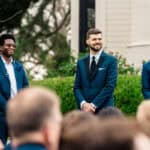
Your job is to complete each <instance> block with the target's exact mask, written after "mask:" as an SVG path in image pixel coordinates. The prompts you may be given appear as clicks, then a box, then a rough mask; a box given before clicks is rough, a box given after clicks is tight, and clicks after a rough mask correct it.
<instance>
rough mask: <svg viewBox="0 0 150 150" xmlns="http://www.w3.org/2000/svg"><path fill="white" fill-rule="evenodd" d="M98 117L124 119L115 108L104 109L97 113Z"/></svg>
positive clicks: (121, 113) (120, 112)
mask: <svg viewBox="0 0 150 150" xmlns="http://www.w3.org/2000/svg"><path fill="white" fill-rule="evenodd" d="M98 117H100V118H101V119H102V118H104V119H105V118H106V119H108V118H125V116H124V114H123V112H122V111H121V110H120V109H118V108H116V107H111V106H109V107H105V108H103V109H101V110H100V111H99V112H98Z"/></svg>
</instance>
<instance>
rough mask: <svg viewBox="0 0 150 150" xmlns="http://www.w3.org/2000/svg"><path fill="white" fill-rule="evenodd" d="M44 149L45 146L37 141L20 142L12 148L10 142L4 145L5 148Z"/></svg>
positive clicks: (12, 149) (22, 149) (21, 149)
mask: <svg viewBox="0 0 150 150" xmlns="http://www.w3.org/2000/svg"><path fill="white" fill-rule="evenodd" d="M14 149H15V150H46V148H45V146H44V145H42V144H37V143H26V144H21V145H19V146H18V147H17V148H12V147H11V144H9V145H7V146H6V147H5V150H14Z"/></svg>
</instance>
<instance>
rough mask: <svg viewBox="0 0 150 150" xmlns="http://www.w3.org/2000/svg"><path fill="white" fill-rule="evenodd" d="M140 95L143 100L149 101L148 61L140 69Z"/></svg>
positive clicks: (149, 65)
mask: <svg viewBox="0 0 150 150" xmlns="http://www.w3.org/2000/svg"><path fill="white" fill-rule="evenodd" d="M142 93H143V96H144V98H145V99H150V61H149V62H147V63H145V64H144V65H143V68H142Z"/></svg>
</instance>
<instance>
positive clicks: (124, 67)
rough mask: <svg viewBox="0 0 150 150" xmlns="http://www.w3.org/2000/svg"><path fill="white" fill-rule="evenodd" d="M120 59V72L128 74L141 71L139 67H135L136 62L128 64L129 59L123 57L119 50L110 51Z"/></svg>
mask: <svg viewBox="0 0 150 150" xmlns="http://www.w3.org/2000/svg"><path fill="white" fill-rule="evenodd" d="M110 54H112V55H114V56H115V57H116V58H117V59H118V73H119V74H127V75H131V74H132V75H136V74H138V73H139V72H140V70H139V69H135V67H134V64H128V63H127V59H126V58H125V57H123V56H122V55H121V54H119V52H116V53H114V52H110Z"/></svg>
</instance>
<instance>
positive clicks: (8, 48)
mask: <svg viewBox="0 0 150 150" xmlns="http://www.w3.org/2000/svg"><path fill="white" fill-rule="evenodd" d="M15 49H16V44H15V41H14V40H13V39H5V40H4V44H3V45H2V46H1V53H2V55H3V56H4V57H7V58H9V57H11V56H12V55H13V54H14V52H15Z"/></svg>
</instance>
